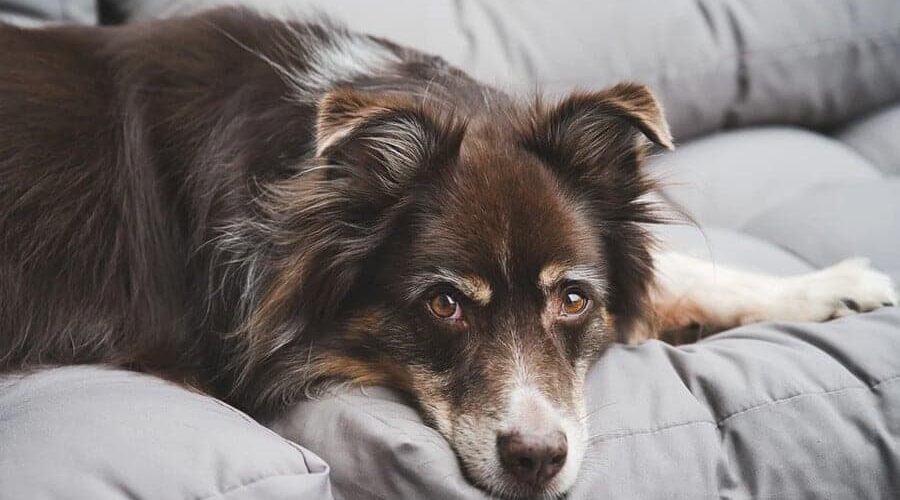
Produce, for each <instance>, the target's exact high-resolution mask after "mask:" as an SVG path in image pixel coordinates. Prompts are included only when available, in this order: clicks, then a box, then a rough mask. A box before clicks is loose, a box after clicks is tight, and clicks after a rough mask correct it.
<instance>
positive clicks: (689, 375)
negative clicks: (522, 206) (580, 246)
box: [0, 0, 900, 499]
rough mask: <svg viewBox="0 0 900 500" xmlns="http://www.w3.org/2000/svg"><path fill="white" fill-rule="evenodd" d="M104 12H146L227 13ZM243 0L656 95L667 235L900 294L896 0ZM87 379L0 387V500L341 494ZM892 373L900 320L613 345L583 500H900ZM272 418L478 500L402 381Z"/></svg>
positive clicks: (784, 270) (375, 474) (157, 2)
mask: <svg viewBox="0 0 900 500" xmlns="http://www.w3.org/2000/svg"><path fill="white" fill-rule="evenodd" d="M24 3H29V4H32V5H38V4H37V3H34V2H21V4H24ZM77 3H78V2H72V3H71V5H76V4H77ZM114 3H117V5H118V6H119V7H120V8H121V10H122V12H123V13H124V14H125V15H126V18H128V19H130V20H141V19H147V18H151V17H160V16H169V15H175V14H179V13H186V12H189V11H195V10H197V9H199V8H202V7H206V6H210V5H217V4H223V3H235V0H201V1H197V2H185V1H180V0H140V1H138V0H114ZM239 3H242V4H245V5H255V6H258V7H260V8H261V9H262V10H266V11H269V12H276V13H280V14H281V15H286V16H307V15H310V13H311V12H313V11H314V10H322V11H324V12H328V13H331V14H333V15H335V16H336V17H338V18H341V19H344V20H346V21H347V22H348V23H349V24H350V25H351V26H352V27H354V28H356V29H359V30H363V31H367V32H371V33H375V34H380V35H383V36H386V37H388V38H390V39H393V40H396V41H398V42H400V43H403V44H407V45H411V46H414V47H418V48H420V49H422V50H425V51H428V52H433V53H437V54H441V55H443V56H444V57H446V58H447V59H448V60H450V61H451V62H453V63H454V64H457V65H459V66H461V67H462V68H464V69H466V70H467V71H470V72H472V73H473V74H475V75H476V76H478V77H480V78H482V79H485V80H487V81H488V82H492V83H495V84H498V85H501V86H503V87H506V88H509V89H511V90H513V91H530V90H531V89H532V88H533V86H534V85H535V84H537V85H540V86H542V87H543V88H545V89H547V90H548V91H550V92H551V93H558V92H564V91H568V90H570V89H571V88H573V87H586V88H597V87H601V86H604V85H608V84H611V83H614V82H617V81H619V80H622V79H635V80H640V81H645V82H648V83H650V84H651V85H653V86H654V87H655V88H656V89H657V90H658V91H659V92H660V94H661V96H662V98H663V101H664V103H665V105H666V107H667V111H668V115H669V117H670V119H671V121H672V122H673V126H674V127H673V128H674V131H675V134H676V137H677V138H678V140H679V141H681V142H682V143H683V144H682V145H681V146H680V148H679V150H678V151H677V152H675V153H674V154H667V155H663V156H660V157H657V158H654V159H653V164H652V165H651V169H652V170H653V171H654V172H655V173H657V174H660V175H662V176H663V177H664V178H665V179H666V186H665V187H664V189H663V191H662V195H663V196H664V197H665V198H666V199H667V200H669V201H670V202H671V203H673V204H674V205H677V206H679V207H681V208H682V209H684V210H685V211H686V212H688V213H689V214H691V215H692V216H693V217H694V218H695V219H696V220H697V221H698V222H700V223H701V226H702V228H703V232H700V231H699V230H697V229H695V228H692V227H684V226H683V227H671V228H656V229H655V230H656V231H657V232H658V234H659V235H660V237H661V238H662V239H663V240H664V241H665V242H666V244H667V245H668V246H670V247H672V248H675V249H678V250H682V251H685V252H687V253H690V254H693V255H696V256H699V257H707V258H710V259H712V260H714V261H716V262H718V263H721V264H723V265H732V266H737V267H741V268H744V269H749V270H757V271H765V272H772V273H778V274H795V273H800V272H804V271H807V270H810V269H812V268H814V267H818V266H823V265H827V264H830V263H833V262H835V261H837V260H840V259H842V258H846V257H851V256H856V255H864V256H870V257H872V258H873V260H874V262H875V264H876V266H877V267H879V268H881V269H883V270H886V271H888V272H890V273H891V274H892V275H893V276H894V278H895V279H900V251H897V250H896V247H897V243H898V242H900V226H898V220H900V205H898V200H900V180H898V178H897V175H898V173H900V167H898V166H900V149H898V148H900V141H898V140H897V137H898V135H897V131H898V130H900V107H898V106H897V105H895V106H894V107H892V108H891V107H888V106H884V105H885V104H886V103H888V102H889V101H891V100H895V101H896V100H898V99H900V64H898V63H897V62H898V61H900V2H897V1H896V0H871V1H867V2H859V1H853V0H835V1H831V2H821V1H818V0H785V1H782V2H752V1H749V0H727V1H713V0H671V1H669V2H658V1H651V0H635V1H632V2H593V3H587V2H577V1H575V0H566V1H561V2H553V3H547V2H538V1H521V0H515V1H513V0H507V1H506V2H499V1H496V0H460V1H450V0H434V1H428V2H422V1H418V0H398V1H395V2H390V3H383V2H370V1H368V0H330V1H329V2H323V1H321V0H319V1H312V0H245V1H242V2H239ZM0 5H9V1H8V0H7V1H6V2H5V3H4V2H3V0H0ZM41 5H56V3H54V2H50V1H47V2H42V3H41ZM40 12H46V11H45V10H40ZM48 15H49V14H48ZM39 17H41V18H45V17H47V16H45V15H44V14H41V15H40V16H39ZM878 107H882V109H881V110H880V111H879V110H875V111H876V112H874V113H873V114H871V115H870V116H865V117H861V118H860V117H859V115H860V114H861V113H864V112H867V111H869V110H874V108H878ZM851 118H855V119H856V121H855V122H853V123H852V124H850V125H848V126H846V127H845V128H842V129H838V130H837V131H835V132H834V134H833V136H832V137H826V136H823V135H818V134H814V133H812V132H810V131H805V130H801V129H795V128H785V127H766V128H759V129H750V130H741V131H736V132H729V133H723V134H718V135H712V136H707V137H704V138H702V139H700V140H697V141H694V142H689V143H684V141H685V139H686V138H688V137H690V136H695V135H698V134H701V133H704V132H709V131H713V130H718V129H721V128H727V127H737V126H742V125H747V124H757V123H793V124H802V125H805V126H807V127H825V126H835V125H838V124H839V123H840V122H843V121H845V120H849V119H851ZM842 141H843V142H842ZM68 370H73V371H68ZM84 370H88V371H84ZM90 370H91V369H85V368H79V369H67V370H62V371H54V372H50V373H51V375H47V376H44V375H41V376H38V377H37V378H32V379H30V380H32V381H33V382H28V383H27V384H26V385H22V384H24V383H25V381H23V382H20V383H19V385H14V386H10V385H4V386H3V387H2V388H0V423H2V425H0V444H2V447H0V498H6V497H11V498H40V497H41V496H42V495H44V496H53V493H58V492H62V493H61V494H62V496H78V497H90V498H104V497H103V495H104V494H108V495H111V496H113V497H114V498H115V497H116V495H119V496H123V495H125V493H127V492H136V494H135V496H139V497H145V498H183V497H188V498H199V497H202V496H203V495H204V494H205V492H213V493H210V494H212V495H216V494H219V493H221V492H222V491H226V490H227V488H228V487H229V485H233V484H244V482H245V481H254V478H257V479H258V478H268V479H265V480H257V481H256V482H252V483H250V484H249V485H245V486H242V487H238V488H237V489H235V490H227V491H229V492H230V494H232V495H236V496H235V497H236V498H251V497H252V498H267V497H270V496H271V497H275V498H280V497H281V496H285V497H286V496H288V495H289V494H293V495H298V496H302V495H303V493H309V495H310V496H311V497H313V498H319V496H317V495H319V494H322V495H325V496H327V488H328V486H327V483H326V482H325V481H326V479H325V477H326V473H325V468H324V467H325V466H324V464H322V463H321V462H320V461H318V460H317V459H316V458H315V457H314V456H313V455H311V454H309V453H308V452H306V451H304V450H299V449H296V448H291V447H288V446H286V445H285V444H284V443H282V442H280V441H277V440H273V438H272V437H271V436H269V435H267V434H265V433H260V431H259V428H258V427H257V426H255V424H252V423H250V422H246V421H244V420H243V418H244V417H242V416H241V415H240V414H238V413H235V412H233V410H231V409H229V408H227V407H225V406H223V405H221V404H219V403H215V402H214V401H213V400H210V399H209V398H203V397H201V396H196V395H192V394H190V393H186V392H184V391H181V390H178V389H174V388H172V387H171V386H169V385H166V384H163V383H161V382H154V381H153V380H152V379H148V378H146V377H141V376H136V375H128V374H122V373H121V372H109V371H103V370H100V371H97V372H93V371H90ZM58 374H62V375H58ZM44 377H49V378H44ZM41 380H45V381H46V382H41V383H38V382H40V381H41ZM898 381H900V310H898V309H896V308H894V309H890V310H883V311H879V312H876V313H872V314H867V315H862V316H859V317H854V318H848V319H845V320H840V321H835V322H832V323H828V324H823V325H811V324H804V325H756V326H750V327H745V328H742V329H739V330H734V331H732V332H728V333H726V334H723V335H719V336H716V337H713V338H710V339H709V340H707V341H704V342H701V343H700V344H698V345H696V346H687V347H682V348H677V349H676V348H672V347H669V346H666V345H664V344H661V343H659V342H650V343H647V344H645V345H642V346H638V347H624V346H617V347H615V348H614V349H613V350H612V351H611V352H610V353H609V354H608V355H607V356H605V357H604V358H603V359H602V360H601V361H600V362H599V363H598V364H597V366H595V367H594V368H593V369H592V371H591V375H590V381H589V384H588V391H587V392H588V398H589V401H590V403H589V404H590V406H591V407H592V408H594V409H597V410H598V413H596V414H595V415H594V417H593V418H592V421H591V426H592V429H593V434H594V435H595V438H594V441H593V446H592V448H591V453H590V455H589V457H588V459H587V462H586V465H585V468H584V470H583V473H582V476H581V478H580V482H579V483H578V485H577V486H576V488H575V490H574V491H573V494H572V498H576V499H577V498H605V497H612V498H685V499H695V498H719V497H723V498H749V497H753V498H760V497H770V498H791V499H794V498H897V497H900V484H898V481H900V428H898V426H900V389H898ZM113 382H115V383H113ZM57 386H58V388H57ZM17 387H18V388H17ZM607 405H608V406H607ZM20 408H21V409H20ZM160 410H162V411H160ZM275 428H276V430H278V431H279V432H281V433H283V434H284V435H285V436H287V437H289V438H290V439H292V440H295V441H297V442H299V443H302V444H303V445H305V446H308V447H309V448H311V449H313V450H315V451H316V452H318V453H320V454H321V455H322V456H323V458H325V459H326V461H328V462H329V463H330V464H331V465H332V467H333V469H332V470H331V477H332V481H333V484H334V487H335V496H336V497H338V498H354V499H355V498H479V497H482V494H481V493H480V492H479V491H478V490H476V489H475V488H473V487H472V486H471V485H469V484H468V483H467V482H466V481H465V479H464V478H463V477H462V475H461V473H460V471H459V468H458V465H457V463H456V460H455V458H454V456H453V453H452V451H451V450H450V448H449V446H448V445H447V443H446V442H445V441H444V440H443V439H442V438H441V437H440V436H439V435H438V434H437V433H436V432H435V431H434V430H432V429H430V428H428V427H425V426H424V425H422V424H421V421H420V420H419V417H418V415H417V413H416V412H415V411H414V410H413V409H412V407H410V406H409V405H408V404H407V403H406V402H405V401H404V400H403V399H402V398H401V397H400V396H399V395H396V394H394V393H391V392H389V391H386V390H383V389H378V388H371V389H367V390H365V391H359V390H358V391H353V392H350V393H347V394H343V395H339V396H335V397H333V398H329V399H325V400H322V401H316V402H307V403H303V404H301V405H298V406H297V407H296V408H295V409H294V410H293V411H292V412H291V414H289V415H287V416H286V417H285V418H284V419H282V420H280V421H279V422H278V423H276V424H275ZM50 431H52V433H51V432H50ZM8 443H9V444H8ZM135 450H141V452H140V453H137V452H136V451H135ZM144 450H146V451H144ZM304 459H305V462H304ZM304 463H305V464H306V466H305V467H304V465H303V464H304ZM184 464H190V467H185V466H184ZM279 471H287V472H286V475H283V476H282V475H278V473H279ZM306 471H310V472H311V473H310V474H306V473H305V472H306ZM273 473H274V474H275V475H274V476H273V475H270V474H273ZM47 478H54V480H53V481H44V480H45V479H47ZM55 478H59V480H56V479H55ZM309 481H313V482H312V483H310V482H309ZM11 488H18V489H16V490H11ZM22 488H29V489H22ZM13 491H14V492H15V493H16V494H15V495H13V494H12V493H10V494H7V493H8V492H13ZM23 491H24V492H27V493H28V494H27V495H23V494H22V492H23ZM147 492H152V493H153V495H150V496H148V495H146V493H147ZM312 492H316V493H315V494H313V493H312ZM69 493H71V495H70V494H69ZM76 493H77V495H76ZM240 495H243V496H240ZM279 495H281V496H279Z"/></svg>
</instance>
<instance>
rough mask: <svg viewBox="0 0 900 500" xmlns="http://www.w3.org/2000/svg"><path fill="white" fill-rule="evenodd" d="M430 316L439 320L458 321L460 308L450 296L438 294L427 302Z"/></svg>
mask: <svg viewBox="0 0 900 500" xmlns="http://www.w3.org/2000/svg"><path fill="white" fill-rule="evenodd" d="M428 308H429V309H431V314H434V315H435V316H437V317H438V318H441V319H459V318H461V317H462V307H460V305H459V302H457V300H456V299H455V298H453V296H452V295H450V294H448V293H439V294H437V295H435V296H434V297H432V298H431V300H429V301H428Z"/></svg>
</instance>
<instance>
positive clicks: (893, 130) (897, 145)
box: [835, 61, 900, 175]
mask: <svg viewBox="0 0 900 500" xmlns="http://www.w3.org/2000/svg"><path fill="white" fill-rule="evenodd" d="M898 63H900V61H898ZM835 137H836V138H838V139H840V140H841V141H843V142H845V143H847V144H848V145H849V146H850V147H852V148H853V149H855V150H857V151H858V152H859V153H860V154H861V155H863V156H864V157H866V159H868V160H869V161H870V162H872V164H873V165H875V166H876V167H878V168H879V169H880V170H881V171H882V172H884V173H887V174H892V175H900V104H897V105H895V106H892V107H889V108H886V109H883V110H881V111H878V112H876V113H873V114H872V115H871V116H866V117H864V118H861V119H859V120H857V121H855V122H853V123H851V124H850V125H848V126H847V127H845V128H843V129H842V130H840V131H838V133H837V134H835Z"/></svg>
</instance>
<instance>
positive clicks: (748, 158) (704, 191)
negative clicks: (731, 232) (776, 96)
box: [651, 127, 882, 229]
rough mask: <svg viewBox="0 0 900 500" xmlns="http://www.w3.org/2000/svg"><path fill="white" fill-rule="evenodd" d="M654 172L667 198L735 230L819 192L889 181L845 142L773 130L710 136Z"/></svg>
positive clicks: (655, 166)
mask: <svg viewBox="0 0 900 500" xmlns="http://www.w3.org/2000/svg"><path fill="white" fill-rule="evenodd" d="M651 168H652V169H653V171H654V173H656V174H657V175H658V176H660V177H661V178H662V179H663V183H664V191H665V193H666V196H667V197H668V198H669V199H670V200H671V201H673V202H674V203H675V204H677V205H678V206H680V207H682V208H683V209H685V210H686V211H687V212H688V213H690V214H691V215H692V216H693V217H695V218H696V220H697V221H698V222H700V223H701V224H703V225H711V226H722V227H728V228H733V229H740V228H741V227H743V225H744V224H746V223H747V222H748V221H750V220H752V219H753V218H754V217H756V216H757V215H759V214H761V213H763V212H765V211H767V210H769V209H770V208H771V207H774V206H777V205H779V204H781V203H783V202H785V201H786V200H790V199H792V198H793V197H795V196H797V195H799V194H800V193H802V192H804V191H806V190H808V189H810V188H811V187H813V186H818V185H822V184H830V183H850V182H859V181H867V180H876V179H880V178H882V174H881V173H880V172H879V171H878V169H876V168H875V167H873V166H872V165H871V164H870V163H869V162H868V161H866V160H865V159H864V158H863V157H862V156H860V155H859V154H858V153H856V152H855V151H853V150H852V149H850V148H848V147H846V146H844V145H843V144H841V143H840V142H838V141H835V140H832V139H829V138H827V137H825V136H822V135H818V134H814V133H812V132H809V131H804V130H801V129H792V128H773V127H769V128H759V129H745V130H739V131H734V132H726V133H721V134H717V135H713V136H709V137H704V138H702V139H699V140H697V141H694V142H691V143H688V144H685V145H683V147H681V148H679V149H678V150H677V151H675V152H674V153H673V154H669V155H665V156H663V157H661V158H658V159H657V161H655V162H654V163H653V165H652V166H651Z"/></svg>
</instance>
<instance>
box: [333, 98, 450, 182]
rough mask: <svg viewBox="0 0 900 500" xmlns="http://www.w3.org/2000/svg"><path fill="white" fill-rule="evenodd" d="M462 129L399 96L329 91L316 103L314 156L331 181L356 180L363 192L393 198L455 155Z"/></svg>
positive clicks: (441, 116)
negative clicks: (329, 174) (327, 169)
mask: <svg viewBox="0 0 900 500" xmlns="http://www.w3.org/2000/svg"><path fill="white" fill-rule="evenodd" d="M463 133H464V126H463V125H462V124H461V123H460V122H458V121H456V120H454V119H453V118H452V117H451V116H450V115H448V114H446V113H442V112H440V111H437V110H434V109H429V108H426V107H425V106H423V105H421V104H418V103H416V102H414V101H413V100H412V99H410V98H408V97H405V96H401V95H393V96H385V95H374V94H369V93H366V92H360V91H356V90H352V89H341V88H339V89H335V90H332V91H330V92H328V93H327V94H325V96H324V97H322V98H321V100H320V101H319V107H318V116H317V119H316V155H317V157H318V161H319V162H321V163H324V164H325V165H329V166H333V167H338V168H333V169H331V170H330V172H331V174H332V177H340V176H342V175H345V176H350V177H353V178H356V179H357V180H359V181H361V182H363V183H364V185H363V186H360V187H361V188H362V189H364V190H365V191H366V192H367V193H380V194H384V195H388V196H390V195H392V194H395V193H396V192H397V191H398V190H402V189H403V187H404V186H405V185H406V184H407V183H408V182H409V181H410V180H412V179H413V178H414V177H416V176H417V175H419V174H421V173H423V171H424V170H427V169H429V168H432V167H435V166H437V165H440V164H443V163H446V162H447V161H449V160H451V159H452V158H454V157H455V156H456V155H457V154H458V153H459V147H460V143H461V142H462V137H463Z"/></svg>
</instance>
